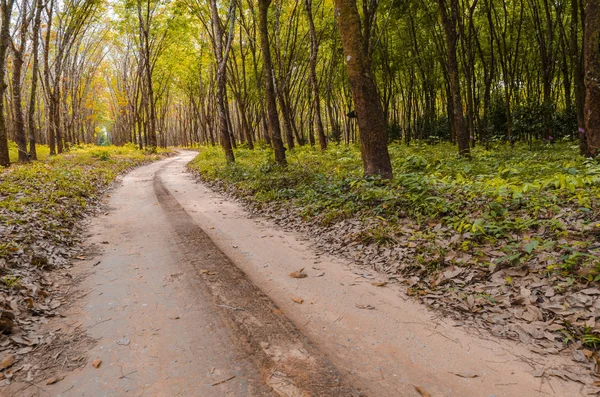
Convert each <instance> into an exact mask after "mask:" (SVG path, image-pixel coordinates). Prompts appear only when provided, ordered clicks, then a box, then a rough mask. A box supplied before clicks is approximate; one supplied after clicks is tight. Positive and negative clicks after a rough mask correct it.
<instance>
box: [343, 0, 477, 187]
mask: <svg viewBox="0 0 600 397" xmlns="http://www.w3.org/2000/svg"><path fill="white" fill-rule="evenodd" d="M335 5H336V10H335V14H336V16H337V19H338V30H339V32H340V36H341V38H342V46H343V47H344V55H345V60H346V70H347V71H348V79H349V80H350V85H351V87H352V98H353V100H354V106H355V109H356V115H357V118H358V128H359V133H360V134H359V139H360V145H361V155H362V160H363V165H364V172H365V176H372V175H373V176H375V175H376V176H381V177H382V178H387V179H389V178H391V177H392V162H391V160H390V155H389V152H388V147H387V126H386V120H385V117H384V115H383V107H382V106H381V101H380V99H379V94H378V92H377V86H376V85H375V81H374V79H373V76H372V74H371V56H370V51H369V49H370V44H369V43H370V40H369V37H368V36H367V34H368V32H369V31H370V29H366V27H367V26H368V25H369V24H368V23H365V33H363V31H362V29H363V27H362V25H361V21H360V16H359V14H358V8H357V6H356V0H335ZM367 19H368V18H367ZM467 144H468V142H467Z"/></svg>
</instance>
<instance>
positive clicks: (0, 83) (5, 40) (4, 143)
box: [0, 0, 14, 167]
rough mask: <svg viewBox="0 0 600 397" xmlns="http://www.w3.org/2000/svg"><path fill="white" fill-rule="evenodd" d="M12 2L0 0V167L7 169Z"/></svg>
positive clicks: (8, 158) (8, 163)
mask: <svg viewBox="0 0 600 397" xmlns="http://www.w3.org/2000/svg"><path fill="white" fill-rule="evenodd" d="M13 5H14V0H1V1H0V12H1V13H2V16H1V19H0V21H1V23H2V26H0V166H4V167H8V166H9V165H10V157H9V155H8V134H7V125H6V117H5V115H4V94H5V93H6V88H7V86H6V82H5V81H4V80H5V77H6V52H7V51H8V47H9V45H10V16H11V14H12V9H13Z"/></svg>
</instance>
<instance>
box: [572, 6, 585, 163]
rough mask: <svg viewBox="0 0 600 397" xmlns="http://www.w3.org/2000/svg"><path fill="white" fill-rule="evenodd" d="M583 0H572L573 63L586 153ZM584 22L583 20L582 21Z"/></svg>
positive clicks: (579, 124)
mask: <svg viewBox="0 0 600 397" xmlns="http://www.w3.org/2000/svg"><path fill="white" fill-rule="evenodd" d="M581 1H582V0H571V63H572V64H573V75H574V76H573V77H574V78H573V80H574V83H575V110H576V113H577V130H578V135H579V152H580V153H581V154H582V155H585V154H586V150H587V148H586V138H585V116H584V108H585V81H584V75H583V57H582V51H580V44H581V42H580V41H579V34H578V33H579V22H578V21H579V12H580V9H581V7H580V5H581ZM582 22H583V21H582Z"/></svg>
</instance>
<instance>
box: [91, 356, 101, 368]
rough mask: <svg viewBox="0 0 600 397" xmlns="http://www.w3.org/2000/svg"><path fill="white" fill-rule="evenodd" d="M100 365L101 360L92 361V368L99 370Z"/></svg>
mask: <svg viewBox="0 0 600 397" xmlns="http://www.w3.org/2000/svg"><path fill="white" fill-rule="evenodd" d="M101 364H102V360H100V359H99V358H98V359H96V360H94V362H92V366H93V367H94V368H100V365H101Z"/></svg>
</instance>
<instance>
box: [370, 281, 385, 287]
mask: <svg viewBox="0 0 600 397" xmlns="http://www.w3.org/2000/svg"><path fill="white" fill-rule="evenodd" d="M371 285H373V286H375V287H385V286H386V285H387V281H384V282H381V283H378V282H373V283H371Z"/></svg>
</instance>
